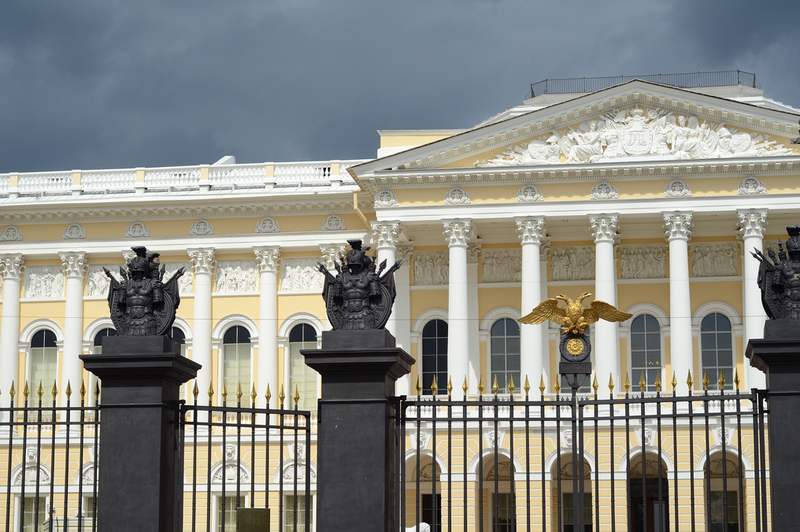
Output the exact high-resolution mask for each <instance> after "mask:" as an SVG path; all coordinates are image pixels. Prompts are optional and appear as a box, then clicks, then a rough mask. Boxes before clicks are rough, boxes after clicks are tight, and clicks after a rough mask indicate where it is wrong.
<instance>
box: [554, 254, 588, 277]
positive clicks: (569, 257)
mask: <svg viewBox="0 0 800 532" xmlns="http://www.w3.org/2000/svg"><path fill="white" fill-rule="evenodd" d="M550 269H551V271H550V274H551V277H550V278H551V279H552V280H553V281H591V280H593V279H594V246H577V247H568V248H560V247H558V248H550Z"/></svg>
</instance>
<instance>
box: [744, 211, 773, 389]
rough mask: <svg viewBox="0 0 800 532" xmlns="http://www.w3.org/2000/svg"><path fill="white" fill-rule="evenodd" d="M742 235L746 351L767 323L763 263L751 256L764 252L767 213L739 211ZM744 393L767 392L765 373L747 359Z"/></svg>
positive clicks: (759, 336) (745, 362) (759, 335)
mask: <svg viewBox="0 0 800 532" xmlns="http://www.w3.org/2000/svg"><path fill="white" fill-rule="evenodd" d="M738 215H739V235H740V237H741V239H742V284H743V285H744V316H743V318H744V347H745V349H746V348H747V342H749V341H750V339H752V338H763V336H764V322H766V321H767V313H766V312H765V311H764V306H763V305H762V304H761V289H760V287H759V286H758V269H759V266H760V263H759V262H758V259H756V258H755V257H754V256H753V254H752V252H753V250H755V249H757V250H759V251H763V244H764V229H765V228H766V226H767V210H766V209H749V210H740V211H739V212H738ZM744 367H745V369H746V371H745V375H744V379H745V380H744V386H743V388H744V389H745V390H748V389H750V388H761V389H763V388H766V387H767V378H766V375H764V373H762V372H761V371H759V370H757V369H755V368H754V367H752V366H750V360H749V359H748V358H747V357H745V358H744Z"/></svg>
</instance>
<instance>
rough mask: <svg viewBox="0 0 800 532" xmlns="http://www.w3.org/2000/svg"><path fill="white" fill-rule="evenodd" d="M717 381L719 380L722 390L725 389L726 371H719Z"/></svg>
mask: <svg viewBox="0 0 800 532" xmlns="http://www.w3.org/2000/svg"><path fill="white" fill-rule="evenodd" d="M717 382H719V389H720V390H724V389H725V373H723V372H722V371H720V372H719V381H717Z"/></svg>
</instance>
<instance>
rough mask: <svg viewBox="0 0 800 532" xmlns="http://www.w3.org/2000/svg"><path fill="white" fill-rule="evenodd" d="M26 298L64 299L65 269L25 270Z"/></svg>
mask: <svg viewBox="0 0 800 532" xmlns="http://www.w3.org/2000/svg"><path fill="white" fill-rule="evenodd" d="M25 297H41V298H60V297H64V268H62V267H60V266H30V267H28V268H26V269H25Z"/></svg>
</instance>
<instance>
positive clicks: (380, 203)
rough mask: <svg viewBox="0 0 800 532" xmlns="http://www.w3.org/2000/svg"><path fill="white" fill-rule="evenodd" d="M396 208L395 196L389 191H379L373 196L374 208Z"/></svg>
mask: <svg viewBox="0 0 800 532" xmlns="http://www.w3.org/2000/svg"><path fill="white" fill-rule="evenodd" d="M386 207H397V196H396V195H395V194H394V192H392V191H391V190H381V191H380V192H378V193H377V194H376V195H375V208H376V209H381V208H386Z"/></svg>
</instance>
